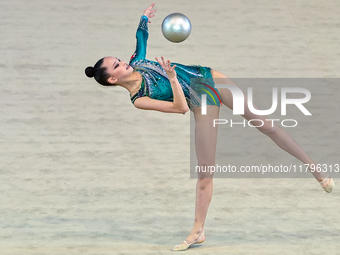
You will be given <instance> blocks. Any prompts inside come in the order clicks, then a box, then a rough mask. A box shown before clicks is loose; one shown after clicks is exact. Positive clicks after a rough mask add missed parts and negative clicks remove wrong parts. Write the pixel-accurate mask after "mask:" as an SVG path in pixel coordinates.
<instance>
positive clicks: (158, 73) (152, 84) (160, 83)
mask: <svg viewBox="0 0 340 255" xmlns="http://www.w3.org/2000/svg"><path fill="white" fill-rule="evenodd" d="M148 36H149V32H148V17H146V16H145V15H143V16H142V17H141V19H140V22H139V26H138V29H137V33H136V39H137V45H136V50H135V52H134V54H133V55H132V57H131V59H130V63H129V64H130V66H131V67H132V68H133V69H134V71H137V72H139V73H140V74H141V75H142V83H141V87H140V89H139V90H138V92H137V93H135V94H134V95H130V96H131V102H132V103H134V102H135V100H136V99H137V98H140V97H144V96H148V97H150V98H153V99H157V100H164V101H173V93H172V88H171V84H170V81H169V79H168V76H167V74H166V72H165V71H164V70H163V68H162V67H161V66H160V64H159V63H158V62H156V61H151V60H147V59H145V57H146V47H147V40H148ZM171 65H176V67H175V71H176V73H177V79H178V82H179V84H180V85H181V87H182V89H183V92H184V95H185V98H186V100H187V103H188V106H189V107H190V109H191V110H192V109H193V108H195V107H198V106H200V105H201V95H202V93H204V94H207V104H208V105H217V106H220V102H221V99H220V95H219V93H218V90H217V89H215V85H214V82H213V79H212V76H211V69H210V68H209V67H202V66H198V65H192V66H187V65H182V64H178V63H171Z"/></svg>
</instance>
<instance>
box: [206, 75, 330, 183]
mask: <svg viewBox="0 0 340 255" xmlns="http://www.w3.org/2000/svg"><path fill="white" fill-rule="evenodd" d="M213 77H214V78H224V79H228V78H227V77H226V76H225V75H223V74H222V73H220V72H217V71H215V70H214V71H213ZM229 81H230V80H229ZM228 84H230V82H228ZM235 86H236V85H235ZM219 92H220V94H221V100H222V103H223V104H225V105H226V106H227V107H229V108H230V109H233V97H232V94H231V92H230V91H229V90H228V89H219ZM243 94H244V101H245V102H247V95H246V94H245V93H243ZM254 107H255V108H257V107H256V106H255V105H254ZM242 116H243V117H244V118H246V119H247V120H250V119H261V120H263V122H264V125H263V126H261V127H258V128H257V129H258V130H259V131H261V132H262V133H264V134H266V135H267V136H268V137H270V138H271V139H272V140H273V141H274V142H275V143H276V144H277V145H278V146H279V147H280V148H282V149H283V150H285V151H286V152H288V153H289V154H291V155H292V156H294V157H296V158H297V159H299V160H301V161H302V162H303V163H304V164H310V165H312V164H314V165H315V164H316V162H315V161H313V160H312V159H311V158H310V157H309V156H308V155H307V154H306V152H305V151H304V150H303V149H302V148H301V146H300V145H299V144H298V143H297V142H296V141H295V140H294V138H293V137H292V136H291V135H289V134H288V133H287V132H286V131H285V130H284V129H282V128H280V127H279V126H277V125H276V124H274V125H272V123H271V122H268V121H265V119H266V118H264V117H263V116H259V115H256V114H253V113H252V112H250V111H249V108H248V106H247V104H246V103H245V105H244V115H242ZM253 124H260V123H255V122H254V123H253ZM312 174H313V176H314V177H315V178H316V179H317V180H318V181H319V182H320V181H323V180H324V178H325V177H326V174H325V173H322V172H317V171H314V172H312ZM330 181H331V180H330V179H328V180H325V182H323V183H322V184H321V186H322V187H325V186H327V185H328V184H329V183H330Z"/></svg>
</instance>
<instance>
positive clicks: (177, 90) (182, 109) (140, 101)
mask: <svg viewBox="0 0 340 255" xmlns="http://www.w3.org/2000/svg"><path fill="white" fill-rule="evenodd" d="M156 60H157V61H158V63H159V64H160V65H161V66H162V68H163V69H164V71H165V72H166V73H167V75H168V78H169V81H170V84H171V88H172V94H173V101H172V102H169V101H163V100H156V99H152V98H150V97H147V96H146V97H140V98H137V99H136V100H135V103H134V105H135V107H137V108H139V109H143V110H156V111H160V112H169V113H183V114H184V113H186V112H187V111H189V106H188V104H187V101H186V98H185V95H184V92H183V89H182V87H181V85H180V84H179V82H178V79H177V75H176V71H175V67H176V65H173V66H171V63H170V60H168V61H165V60H164V58H163V57H162V62H161V61H159V60H158V59H157V58H156Z"/></svg>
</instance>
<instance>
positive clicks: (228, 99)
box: [85, 3, 334, 251]
mask: <svg viewBox="0 0 340 255" xmlns="http://www.w3.org/2000/svg"><path fill="white" fill-rule="evenodd" d="M154 6H155V4H154V3H153V4H152V5H151V6H150V7H148V8H147V9H146V10H145V11H144V14H143V16H142V17H141V19H140V23H139V26H138V29H137V35H136V38H137V47H136V51H135V53H134V54H133V55H132V57H131V59H130V62H129V64H127V63H126V62H124V61H121V60H120V59H118V58H116V57H104V58H102V59H100V60H99V61H98V62H97V63H96V64H95V66H94V67H87V68H86V70H85V73H86V75H87V76H88V77H94V78H95V79H96V81H97V82H98V83H100V84H102V85H104V86H121V87H123V88H125V89H127V90H128V91H129V92H130V96H131V101H132V103H133V104H134V106H135V107H137V108H139V109H144V110H156V111H161V112H168V113H185V112H187V111H189V109H190V110H192V111H193V113H194V116H195V142H196V154H197V159H198V165H199V166H213V165H215V151H216V139H217V127H213V125H212V123H213V119H218V116H219V109H220V108H219V105H218V104H216V101H217V102H219V100H220V101H221V102H222V103H223V104H224V105H226V106H227V107H229V108H230V109H232V107H233V98H232V94H231V92H230V91H229V89H225V88H219V89H215V87H214V82H212V83H210V84H209V85H208V84H205V85H206V86H205V89H208V90H210V94H212V95H213V97H214V99H212V100H207V112H208V114H206V115H202V114H201V104H200V103H201V102H200V95H199V93H198V92H197V90H195V89H193V88H192V87H190V79H191V78H202V79H206V80H207V78H212V79H210V80H216V79H218V78H224V79H227V77H226V76H225V75H223V74H222V73H220V72H218V71H216V70H213V69H210V68H209V67H202V66H185V65H181V64H171V63H170V61H169V60H167V61H165V60H164V58H163V57H161V60H159V59H157V58H156V60H157V62H155V61H150V60H147V59H145V56H146V47H147V39H148V22H150V19H151V18H152V17H154V12H155V10H154V9H153V7H154ZM208 80H209V79H208ZM235 86H236V85H235ZM244 96H245V102H247V97H246V94H244ZM215 99H216V100H215ZM254 107H255V106H254ZM242 116H243V117H244V118H246V119H247V120H250V119H261V120H265V118H264V117H263V116H257V115H255V114H253V113H252V112H250V111H249V109H248V107H247V105H245V113H244V115H242ZM264 123H265V124H264V125H263V126H261V127H258V130H259V131H261V132H262V133H263V134H265V135H267V136H268V137H270V138H271V139H272V140H273V141H274V142H275V143H276V144H277V145H278V146H279V147H281V148H282V149H283V150H285V151H287V152H288V153H290V154H291V155H293V156H294V157H296V158H297V159H299V160H301V161H302V162H303V163H304V164H310V165H312V166H316V163H315V162H314V161H313V160H312V159H311V158H309V157H308V155H307V154H306V153H305V152H304V150H303V149H302V148H301V147H300V146H299V144H298V143H297V142H296V141H295V140H294V139H293V138H292V137H291V136H290V135H289V134H288V133H287V132H286V131H285V130H283V129H281V128H280V127H278V126H277V125H274V126H273V127H272V124H271V123H268V122H266V121H264ZM313 175H314V177H315V178H316V179H317V180H318V181H319V182H320V184H321V186H322V188H323V189H324V190H325V191H326V192H331V191H332V188H333V186H334V181H333V179H332V178H330V177H329V175H328V176H324V175H325V174H324V173H320V172H317V171H313ZM211 177H212V175H210V174H208V173H202V172H201V173H198V179H197V186H196V205H195V220H194V226H193V228H192V230H191V232H190V234H189V235H188V237H187V238H186V239H185V241H184V242H183V243H181V244H179V245H176V246H175V247H174V248H173V250H174V251H180V250H186V249H188V248H189V247H190V246H191V245H192V244H195V243H202V242H204V240H205V235H204V222H205V218H206V215H207V211H208V207H209V203H210V200H211V198H212V191H213V178H211Z"/></svg>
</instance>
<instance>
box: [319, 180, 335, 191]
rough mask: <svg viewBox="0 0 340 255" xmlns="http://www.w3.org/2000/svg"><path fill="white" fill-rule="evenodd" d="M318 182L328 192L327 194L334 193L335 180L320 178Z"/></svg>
mask: <svg viewBox="0 0 340 255" xmlns="http://www.w3.org/2000/svg"><path fill="white" fill-rule="evenodd" d="M317 180H318V182H319V183H320V185H321V187H322V188H323V190H324V191H326V192H327V193H331V192H332V190H333V187H334V186H335V183H334V180H333V179H332V178H331V177H330V176H327V177H326V178H318V179H317Z"/></svg>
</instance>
